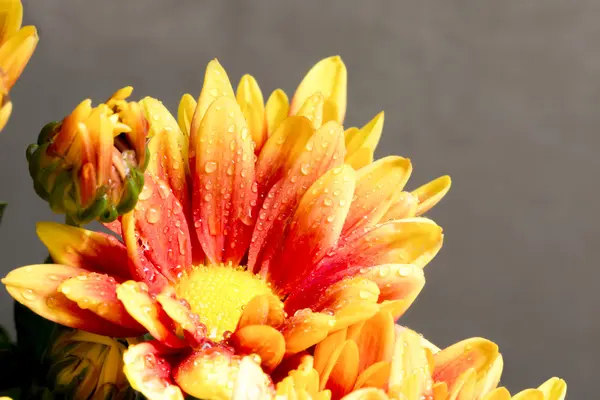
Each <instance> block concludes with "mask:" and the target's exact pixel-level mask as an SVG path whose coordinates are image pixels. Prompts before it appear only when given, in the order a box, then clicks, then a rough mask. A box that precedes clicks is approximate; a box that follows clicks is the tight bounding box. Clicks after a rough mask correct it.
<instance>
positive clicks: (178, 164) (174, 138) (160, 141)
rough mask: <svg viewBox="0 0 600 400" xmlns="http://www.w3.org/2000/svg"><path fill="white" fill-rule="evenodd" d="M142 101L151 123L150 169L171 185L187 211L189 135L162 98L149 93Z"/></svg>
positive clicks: (188, 204) (188, 200) (188, 203)
mask: <svg viewBox="0 0 600 400" xmlns="http://www.w3.org/2000/svg"><path fill="white" fill-rule="evenodd" d="M140 105H141V106H142V109H143V111H144V115H145V117H146V119H147V120H148V122H149V124H150V130H149V133H148V134H149V136H150V137H151V139H150V142H149V143H148V150H149V151H150V154H151V157H150V162H149V163H148V169H147V170H148V171H149V172H150V173H151V174H152V175H153V176H155V177H157V178H159V179H160V180H162V181H163V182H165V183H167V184H168V185H169V187H170V188H171V190H172V191H173V194H174V195H175V197H176V198H177V200H178V201H179V203H180V204H181V205H182V206H183V208H184V210H186V212H187V210H188V207H189V206H190V198H189V196H190V195H189V187H188V182H187V177H186V175H187V170H188V169H189V166H188V165H187V161H188V157H187V155H188V137H187V136H185V135H184V134H183V132H181V129H180V128H179V125H178V124H177V121H176V120H175V118H174V117H173V116H172V115H171V113H170V112H169V110H167V108H166V107H165V106H164V105H163V104H162V102H160V101H159V100H156V99H154V98H152V97H146V98H144V99H143V100H142V101H140Z"/></svg>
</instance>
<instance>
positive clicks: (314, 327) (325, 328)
mask: <svg viewBox="0 0 600 400" xmlns="http://www.w3.org/2000/svg"><path fill="white" fill-rule="evenodd" d="M334 325H335V320H334V317H333V316H331V315H327V314H323V313H315V312H312V311H311V310H310V309H304V310H299V311H297V312H296V313H294V315H293V316H292V317H290V318H288V319H287V320H286V321H285V324H284V325H283V327H282V328H281V333H283V337H284V338H285V345H286V357H287V356H289V355H292V354H296V353H299V352H301V351H302V350H306V349H308V348H309V347H311V346H313V345H315V344H317V343H319V342H320V341H321V340H323V339H325V338H326V337H327V334H328V333H329V331H330V330H331V328H333V326H334Z"/></svg>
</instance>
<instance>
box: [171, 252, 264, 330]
mask: <svg viewBox="0 0 600 400" xmlns="http://www.w3.org/2000/svg"><path fill="white" fill-rule="evenodd" d="M175 292H176V294H177V297H179V298H180V299H185V300H186V301H187V302H188V303H189V304H190V307H191V309H192V311H193V312H194V313H196V314H198V316H199V317H200V321H201V322H202V323H203V324H204V325H206V328H207V332H208V337H209V338H210V339H213V340H220V339H222V338H223V334H224V333H225V332H226V331H229V332H233V331H234V330H235V328H236V326H237V323H238V321H239V319H240V317H241V315H242V310H243V308H244V306H245V305H246V304H248V302H249V301H250V300H252V299H253V298H254V297H255V296H259V295H263V294H267V293H271V289H270V288H269V285H268V284H267V283H266V282H264V281H263V280H262V279H260V278H259V277H258V276H256V275H254V274H253V273H251V272H249V271H246V270H245V269H243V268H235V267H232V266H230V265H223V264H221V265H209V266H204V265H200V266H196V267H194V268H193V269H192V270H191V271H189V272H187V273H185V274H184V275H183V276H182V277H181V278H180V280H179V281H178V282H177V284H176V285H175Z"/></svg>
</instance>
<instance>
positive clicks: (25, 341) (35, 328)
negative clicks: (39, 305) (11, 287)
mask: <svg viewBox="0 0 600 400" xmlns="http://www.w3.org/2000/svg"><path fill="white" fill-rule="evenodd" d="M15 325H16V327H17V345H18V347H19V349H20V350H21V351H22V352H23V353H24V355H25V357H26V358H27V359H28V360H29V361H30V362H31V363H32V365H34V366H35V365H39V363H40V362H41V360H42V358H43V356H44V352H45V351H46V348H47V347H48V344H49V343H50V340H51V338H52V336H53V334H54V331H55V330H56V328H57V327H58V324H56V323H54V322H52V321H49V320H47V319H45V318H42V317H40V316H39V315H37V314H36V313H34V312H33V311H31V310H30V309H29V308H27V307H25V306H24V305H21V304H19V303H17V302H15Z"/></svg>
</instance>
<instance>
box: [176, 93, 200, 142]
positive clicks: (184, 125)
mask: <svg viewBox="0 0 600 400" xmlns="http://www.w3.org/2000/svg"><path fill="white" fill-rule="evenodd" d="M196 105H197V103H196V99H194V97H192V95H191V94H188V93H186V94H184V95H183V96H181V100H180V101H179V108H178V109H177V123H178V124H179V128H180V129H181V132H183V134H184V135H185V136H188V137H189V136H190V127H191V126H192V119H193V118H194V112H195V111H196Z"/></svg>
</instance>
